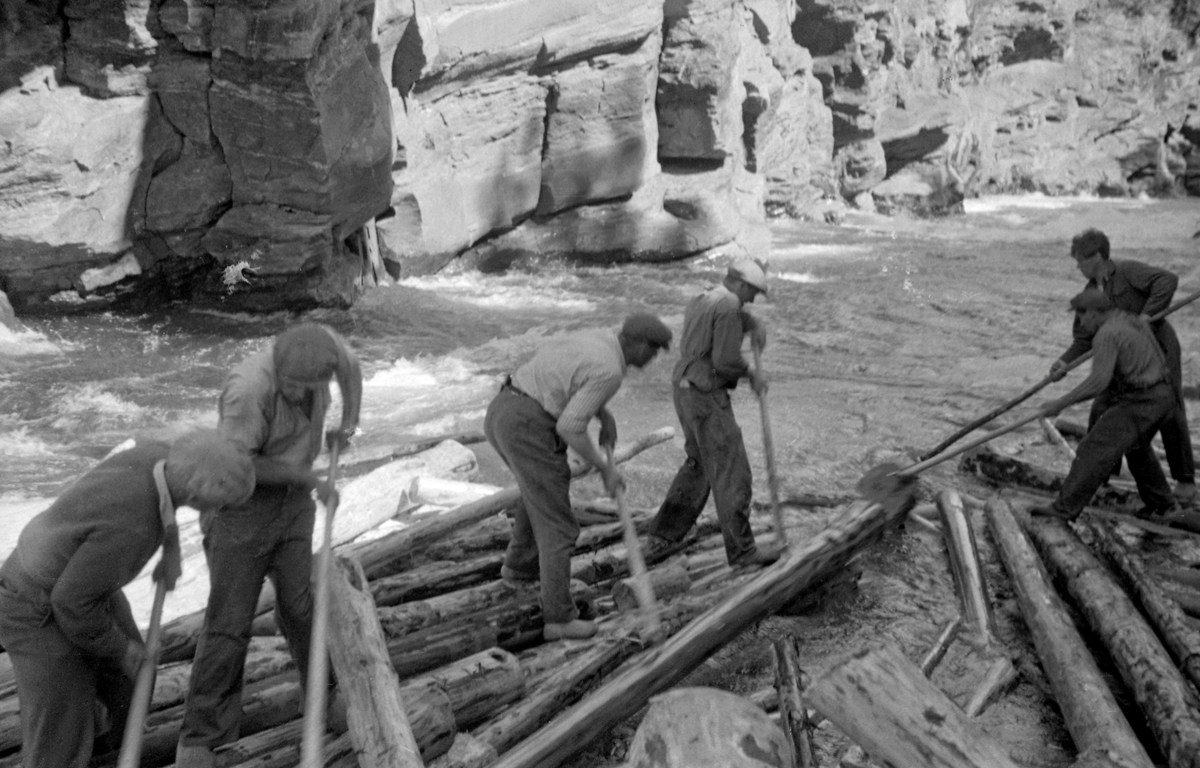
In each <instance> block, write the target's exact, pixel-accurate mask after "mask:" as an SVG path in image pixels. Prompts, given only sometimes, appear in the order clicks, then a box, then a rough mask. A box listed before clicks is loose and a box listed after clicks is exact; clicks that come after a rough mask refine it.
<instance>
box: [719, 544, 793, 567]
mask: <svg viewBox="0 0 1200 768" xmlns="http://www.w3.org/2000/svg"><path fill="white" fill-rule="evenodd" d="M782 554H783V550H782V549H780V548H779V547H775V546H771V547H763V548H759V547H755V548H754V549H752V550H750V551H749V552H745V553H743V554H741V555H739V556H738V557H737V558H736V559H735V560H733V562H731V563H730V564H729V565H730V566H731V567H733V568H747V567H750V566H752V565H770V564H771V563H773V562H775V561H776V560H778V559H779V558H780V556H781V555H782Z"/></svg>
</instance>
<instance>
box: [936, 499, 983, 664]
mask: <svg viewBox="0 0 1200 768" xmlns="http://www.w3.org/2000/svg"><path fill="white" fill-rule="evenodd" d="M937 506H938V512H939V513H940V514H941V519H942V530H943V532H944V533H945V537H946V550H947V552H948V554H949V556H950V574H951V576H953V577H954V586H955V588H956V591H957V592H958V597H959V602H960V603H961V608H962V616H963V622H964V624H965V625H966V626H968V627H970V628H971V630H972V631H973V632H975V633H977V634H978V635H979V637H980V638H981V639H982V640H983V642H984V643H990V642H992V640H993V638H995V636H996V622H995V620H994V619H993V618H992V603H991V601H990V600H989V599H988V594H987V584H985V583H984V579H983V568H982V567H981V566H980V564H979V548H978V546H977V545H976V543H975V529H974V528H972V527H971V521H970V520H969V519H967V515H966V512H965V511H964V510H963V503H962V499H961V498H960V497H959V495H958V494H957V493H956V492H955V491H952V490H946V491H942V492H941V493H940V494H939V495H938V500H937Z"/></svg>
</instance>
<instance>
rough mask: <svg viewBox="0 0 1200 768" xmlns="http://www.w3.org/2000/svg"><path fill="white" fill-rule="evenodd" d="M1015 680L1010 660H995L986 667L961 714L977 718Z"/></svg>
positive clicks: (1004, 657)
mask: <svg viewBox="0 0 1200 768" xmlns="http://www.w3.org/2000/svg"><path fill="white" fill-rule="evenodd" d="M1016 680H1017V670H1016V668H1015V667H1014V666H1013V663H1012V660H1011V659H1009V658H1008V657H1007V656H1001V657H1000V658H998V659H996V660H995V661H993V662H992V663H991V666H989V667H988V671H987V673H986V674H984V676H983V680H981V681H980V683H979V686H978V687H977V688H976V689H975V693H973V694H971V700H970V701H968V702H967V706H965V707H963V712H964V713H966V715H967V717H978V716H979V715H980V713H982V712H983V710H984V709H985V708H986V707H987V705H988V704H990V703H991V702H992V700H993V699H994V698H995V697H996V696H998V695H1000V693H1001V692H1003V691H1005V690H1007V688H1008V687H1009V686H1010V685H1012V684H1013V683H1014V682H1016Z"/></svg>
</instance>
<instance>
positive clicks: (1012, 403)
mask: <svg viewBox="0 0 1200 768" xmlns="http://www.w3.org/2000/svg"><path fill="white" fill-rule="evenodd" d="M1196 299H1200V291H1197V292H1196V293H1193V294H1192V295H1191V296H1188V297H1187V298H1186V299H1182V300H1181V301H1177V302H1175V303H1174V304H1172V305H1171V306H1169V307H1167V308H1166V309H1164V310H1163V311H1162V312H1159V313H1158V314H1157V315H1155V316H1154V317H1152V318H1150V322H1152V323H1155V322H1158V321H1159V320H1162V319H1163V318H1164V317H1166V316H1167V315H1169V314H1171V313H1172V312H1174V311H1176V310H1179V309H1182V308H1183V307H1186V306H1187V305H1188V304H1191V303H1192V302H1193V301H1195V300H1196ZM1091 359H1092V352H1091V350H1088V351H1087V352H1084V353H1083V354H1082V355H1080V356H1079V357H1077V358H1075V359H1074V360H1072V361H1071V362H1069V363H1067V364H1066V366H1065V367H1064V368H1063V374H1066V373H1067V371H1070V370H1072V369H1074V368H1077V367H1078V366H1080V365H1082V364H1083V361H1084V360H1091ZM1060 378H1062V377H1061V376H1046V377H1045V378H1044V379H1042V380H1041V381H1039V382H1038V383H1037V384H1034V385H1033V386H1032V387H1030V388H1029V389H1027V390H1025V391H1024V392H1022V393H1021V394H1020V395H1018V396H1017V397H1014V398H1013V399H1012V400H1009V401H1008V402H1007V403H1005V404H1004V405H1002V406H1000V407H999V408H996V409H994V410H991V411H988V412H987V413H985V414H984V415H982V416H980V417H979V418H978V419H975V421H972V422H971V423H970V424H968V425H967V426H965V427H963V428H962V429H960V430H958V431H957V432H955V433H954V434H953V435H950V437H947V438H946V439H945V440H943V441H942V442H940V443H938V444H937V445H936V446H934V447H933V448H932V449H930V450H929V451H927V452H926V453H925V454H924V455H923V456H922V457H921V458H922V459H927V458H929V457H930V456H936V455H937V454H939V453H941V452H942V451H944V450H946V449H947V448H949V447H950V446H951V445H953V444H954V443H956V442H958V441H959V439H961V438H962V437H964V436H966V435H969V434H970V433H971V432H973V431H975V430H976V429H978V428H979V427H982V426H983V425H984V424H987V423H988V422H989V421H991V420H992V419H994V418H996V417H997V416H999V415H1001V414H1003V413H1008V412H1009V411H1011V410H1012V409H1013V408H1015V407H1017V406H1018V405H1020V404H1021V403H1023V402H1025V401H1026V400H1028V399H1029V398H1031V397H1033V396H1034V395H1035V394H1037V393H1038V392H1040V391H1041V390H1042V389H1043V388H1044V387H1045V386H1046V385H1047V384H1050V383H1052V382H1055V381H1057V380H1058V379H1060Z"/></svg>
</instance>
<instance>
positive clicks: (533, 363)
mask: <svg viewBox="0 0 1200 768" xmlns="http://www.w3.org/2000/svg"><path fill="white" fill-rule="evenodd" d="M624 379H625V354H624V353H623V352H622V351H621V343H620V342H619V341H618V340H617V334H616V332H614V331H611V330H591V331H583V332H581V333H577V334H572V335H571V336H568V337H566V338H564V339H560V340H558V341H553V342H550V343H548V344H544V345H542V347H541V348H540V349H538V351H537V353H536V354H535V355H534V356H533V358H532V359H531V360H530V361H529V362H527V363H525V364H524V365H522V366H521V367H520V368H518V369H517V372H516V373H514V374H513V377H512V380H513V384H514V385H516V387H517V388H518V389H520V390H521V391H522V392H524V393H525V394H527V395H529V396H530V397H532V398H533V399H534V400H536V401H537V402H538V403H540V404H541V406H542V407H543V408H545V409H546V412H547V413H549V414H550V415H551V416H553V417H555V418H556V419H558V430H559V431H560V432H585V431H587V426H588V423H589V422H590V421H591V420H592V419H593V418H594V417H595V416H596V415H597V414H598V413H599V412H600V410H601V409H602V408H604V405H605V404H606V403H607V402H608V401H609V400H611V399H612V396H613V395H615V394H616V393H617V390H618V389H620V388H621V382H622V381H623V380H624Z"/></svg>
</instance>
